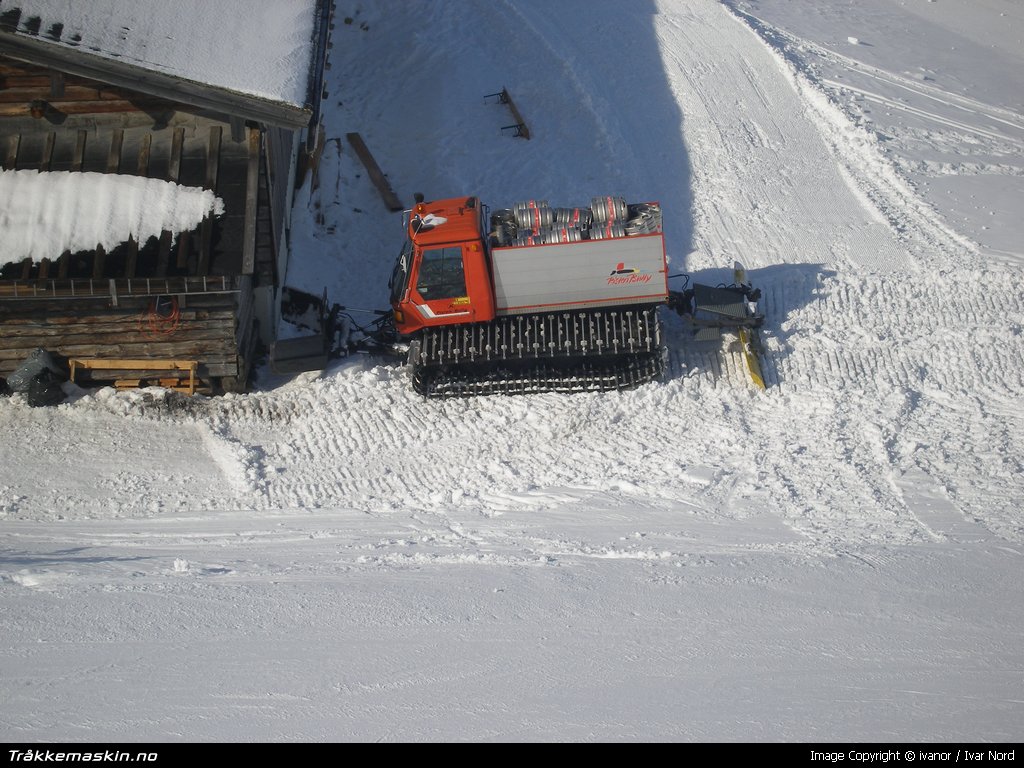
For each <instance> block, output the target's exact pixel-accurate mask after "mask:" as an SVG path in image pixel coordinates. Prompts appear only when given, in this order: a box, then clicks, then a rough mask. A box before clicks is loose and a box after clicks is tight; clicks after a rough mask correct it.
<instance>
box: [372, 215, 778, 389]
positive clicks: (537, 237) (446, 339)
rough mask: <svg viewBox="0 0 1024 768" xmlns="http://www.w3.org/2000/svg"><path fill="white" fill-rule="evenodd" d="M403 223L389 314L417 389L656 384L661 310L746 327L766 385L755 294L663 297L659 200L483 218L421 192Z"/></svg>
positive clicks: (744, 287)
mask: <svg viewBox="0 0 1024 768" xmlns="http://www.w3.org/2000/svg"><path fill="white" fill-rule="evenodd" d="M403 226H404V227H405V229H406V232H407V235H408V239H407V240H406V242H405V245H404V247H403V248H402V251H401V253H400V255H399V257H398V261H397V263H396V264H395V268H394V272H393V274H392V277H391V282H390V289H391V307H392V311H393V319H394V325H395V329H396V330H397V331H398V333H399V334H400V335H401V336H402V337H403V338H406V339H408V341H409V355H408V360H409V364H410V365H411V367H412V379H413V386H414V388H415V389H416V391H417V392H420V393H422V394H424V395H429V396H445V395H468V394H488V393H495V392H502V393H527V392H542V391H585V390H607V389H625V388H629V387H633V386H636V385H639V384H642V383H644V382H648V381H652V380H655V379H658V378H660V377H661V376H662V375H663V373H664V370H665V357H666V354H665V350H664V346H663V343H662V329H661V323H660V321H659V318H658V308H659V307H660V306H662V305H666V306H669V307H671V308H673V309H675V310H676V311H677V312H679V313H680V314H681V315H683V316H684V317H686V318H688V319H689V321H690V323H691V324H692V326H693V328H694V329H695V330H696V331H697V332H698V333H699V334H703V335H704V336H705V337H706V336H707V335H708V334H709V333H718V332H719V331H720V330H721V329H722V328H734V329H737V330H738V331H740V334H741V339H742V340H743V341H744V347H745V349H746V351H747V358H748V363H749V364H751V372H752V374H754V378H755V381H760V373H759V369H757V359H756V355H755V350H754V343H753V342H756V336H754V335H753V334H756V330H755V329H756V328H757V327H758V326H759V325H760V324H761V322H762V320H763V315H760V314H758V312H757V311H756V302H757V299H758V296H759V292H758V291H754V290H752V289H751V288H750V286H749V285H748V284H746V282H745V279H743V278H742V277H741V276H740V278H739V279H738V281H737V283H736V284H733V285H730V286H719V287H717V288H713V287H710V286H701V285H695V286H693V287H692V288H690V289H688V290H683V291H671V290H669V287H668V269H667V266H666V260H665V243H664V238H663V236H662V216H661V208H660V206H659V205H658V204H657V203H636V204H627V203H626V202H625V201H624V200H623V199H622V198H619V197H596V198H594V199H593V201H592V202H591V205H590V207H588V208H552V207H550V206H549V205H548V204H547V203H546V202H543V201H541V202H536V201H528V202H524V203H518V204H516V205H514V206H513V207H512V208H506V209H500V210H495V211H493V212H490V211H489V209H488V208H487V207H486V206H484V205H482V204H481V203H480V202H479V200H478V199H477V198H475V197H458V198H450V199H445V200H436V201H433V202H425V201H424V200H423V198H422V196H421V195H417V196H416V204H415V206H414V208H413V209H412V210H410V211H407V212H406V215H405V218H404V219H403ZM761 385H762V386H763V382H761Z"/></svg>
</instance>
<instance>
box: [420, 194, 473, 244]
mask: <svg viewBox="0 0 1024 768" xmlns="http://www.w3.org/2000/svg"><path fill="white" fill-rule="evenodd" d="M480 236H481V233H480V201H479V200H477V199H476V198H475V197H451V198H448V199H446V200H433V201H430V202H423V203H417V204H416V205H415V206H414V207H413V209H412V212H411V213H410V215H409V237H410V238H411V239H412V241H413V242H414V243H416V245H419V246H421V247H423V246H430V245H440V244H442V243H461V242H465V241H467V240H478V239H479V238H480Z"/></svg>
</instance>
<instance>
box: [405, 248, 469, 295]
mask: <svg viewBox="0 0 1024 768" xmlns="http://www.w3.org/2000/svg"><path fill="white" fill-rule="evenodd" d="M416 291H417V292H418V293H419V295H420V296H422V297H423V298H424V299H427V300H428V301H434V300H435V299H454V298H459V297H460V296H465V295H466V276H465V274H464V273H463V270H462V248H461V247H459V246H450V247H447V248H430V249H427V250H424V251H423V258H422V259H420V271H419V277H418V279H417V280H416Z"/></svg>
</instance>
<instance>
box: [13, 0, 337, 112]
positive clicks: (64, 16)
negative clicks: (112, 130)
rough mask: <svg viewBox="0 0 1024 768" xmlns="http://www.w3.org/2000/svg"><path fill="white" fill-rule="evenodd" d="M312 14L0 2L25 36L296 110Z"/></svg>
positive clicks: (200, 1) (303, 90)
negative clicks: (281, 104)
mask: <svg viewBox="0 0 1024 768" xmlns="http://www.w3.org/2000/svg"><path fill="white" fill-rule="evenodd" d="M15 9H20V11H21V14H20V16H16V14H15V13H14V12H15ZM316 9H317V2H316V0H264V1H263V2H252V0H216V2H210V0H174V2H166V0H89V1H88V2H82V0H0V14H2V15H3V16H7V17H8V18H10V16H9V15H13V16H16V18H17V33H20V34H23V35H25V36H29V35H34V36H37V39H38V40H40V41H42V42H45V43H49V44H51V45H55V46H61V47H64V48H69V49H72V48H74V49H77V50H80V51H82V52H84V53H86V54H89V55H93V56H97V57H102V58H105V59H111V60H116V61H119V62H122V63H125V64H131V65H134V66H137V67H141V68H143V69H146V70H150V71H153V72H158V73H161V74H164V75H170V76H173V77H176V78H181V79H183V80H189V81H193V82H196V83H202V84H204V85H209V86H214V87H216V88H221V89H226V90H229V91H235V92H239V93H244V94H248V95H251V96H257V97H260V98H263V99H269V100H272V101H279V102H284V103H286V104H290V105H293V106H297V107H304V106H306V101H307V92H308V87H309V86H308V84H309V73H310V62H311V58H312V56H313V54H314V50H315V46H314V42H315V41H314V36H315V28H316V20H317V12H316ZM7 23H8V24H9V23H11V22H10V21H8V22H7Z"/></svg>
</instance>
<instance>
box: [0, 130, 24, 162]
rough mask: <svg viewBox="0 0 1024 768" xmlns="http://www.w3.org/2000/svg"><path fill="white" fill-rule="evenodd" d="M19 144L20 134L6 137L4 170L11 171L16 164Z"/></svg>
mask: <svg viewBox="0 0 1024 768" xmlns="http://www.w3.org/2000/svg"><path fill="white" fill-rule="evenodd" d="M20 146H21V134H20V133H16V134H14V135H13V136H8V137H7V154H6V155H5V156H4V170H5V171H13V170H14V169H15V168H17V166H18V148H19V147H20Z"/></svg>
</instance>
